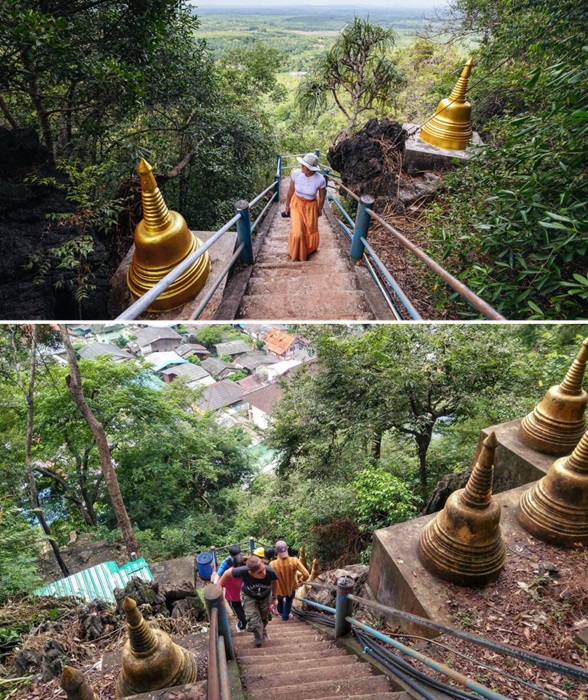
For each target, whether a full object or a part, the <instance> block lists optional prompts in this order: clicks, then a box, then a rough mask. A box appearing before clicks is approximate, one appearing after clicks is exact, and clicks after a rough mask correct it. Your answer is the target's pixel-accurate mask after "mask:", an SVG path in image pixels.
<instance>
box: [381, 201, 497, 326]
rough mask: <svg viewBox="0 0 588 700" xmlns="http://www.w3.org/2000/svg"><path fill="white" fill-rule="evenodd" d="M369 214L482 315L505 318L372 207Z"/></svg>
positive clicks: (494, 318)
mask: <svg viewBox="0 0 588 700" xmlns="http://www.w3.org/2000/svg"><path fill="white" fill-rule="evenodd" d="M369 215H370V216H371V217H372V219H375V220H376V221H379V222H380V224H382V226H383V227H384V228H385V229H386V230H387V231H390V233H392V234H393V235H394V236H396V238H397V239H398V240H399V241H400V242H401V243H402V245H403V246H404V247H405V248H408V250H410V251H411V252H412V253H414V255H416V257H417V258H419V260H422V261H423V262H424V263H425V265H426V266H427V267H428V268H430V269H431V270H433V272H435V273H436V274H437V275H439V277H441V279H443V280H445V282H447V284H448V285H449V286H450V287H451V288H452V289H454V290H455V291H456V292H457V293H458V294H459V295H460V296H461V297H463V298H464V299H465V300H466V301H467V302H468V303H469V304H471V305H472V306H473V307H474V309H476V311H479V312H480V313H481V314H482V315H483V316H485V317H486V318H489V319H492V320H494V321H505V320H506V319H505V318H504V316H502V315H501V314H499V313H498V311H496V309H493V308H492V307H491V306H490V304H487V303H486V302H485V301H484V300H483V299H480V297H479V296H478V295H477V294H475V293H474V292H472V290H471V289H470V288H469V287H468V286H467V285H465V284H464V283H463V282H460V281H459V280H458V279H457V278H456V277H454V276H453V275H452V274H451V273H449V272H447V270H445V269H444V268H442V267H441V265H439V263H437V262H435V261H434V260H433V258H430V257H429V256H428V255H427V254H426V253H425V251H424V250H422V248H419V247H418V245H415V244H414V243H412V241H409V240H408V238H406V236H403V235H402V234H401V233H400V231H398V230H397V229H395V228H394V226H391V225H390V224H389V223H388V222H387V221H386V220H385V219H382V217H381V216H378V214H376V213H375V212H374V211H373V210H372V209H370V210H369Z"/></svg>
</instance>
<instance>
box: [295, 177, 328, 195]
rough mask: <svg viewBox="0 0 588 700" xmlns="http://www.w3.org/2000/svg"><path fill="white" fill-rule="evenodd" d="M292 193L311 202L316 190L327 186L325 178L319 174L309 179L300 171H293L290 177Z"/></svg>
mask: <svg viewBox="0 0 588 700" xmlns="http://www.w3.org/2000/svg"><path fill="white" fill-rule="evenodd" d="M291 178H292V182H293V183H294V191H295V192H296V194H297V195H298V196H299V197H302V199H309V200H311V201H312V200H313V199H314V198H315V197H316V193H317V192H318V190H322V189H323V188H325V187H326V186H327V183H326V180H325V178H324V177H323V176H322V175H321V174H320V173H313V174H312V176H311V177H306V175H305V174H304V173H303V172H302V170H295V171H294V172H293V173H292V175H291Z"/></svg>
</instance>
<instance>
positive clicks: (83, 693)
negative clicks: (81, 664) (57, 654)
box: [59, 666, 98, 700]
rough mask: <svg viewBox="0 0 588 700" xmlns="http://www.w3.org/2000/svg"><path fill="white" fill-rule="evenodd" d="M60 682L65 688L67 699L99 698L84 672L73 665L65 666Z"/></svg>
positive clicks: (96, 699) (90, 699) (94, 699)
mask: <svg viewBox="0 0 588 700" xmlns="http://www.w3.org/2000/svg"><path fill="white" fill-rule="evenodd" d="M59 684H60V685H61V687H62V688H63V690H65V694H66V695H67V700H98V696H97V695H96V693H95V692H94V691H93V689H92V686H91V685H90V684H89V683H88V682H87V681H86V679H85V678H84V674H83V673H82V672H81V671H80V670H79V669H77V668H74V667H73V666H64V667H63V671H62V672H61V680H60V682H59Z"/></svg>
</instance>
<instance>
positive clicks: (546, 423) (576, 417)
mask: <svg viewBox="0 0 588 700" xmlns="http://www.w3.org/2000/svg"><path fill="white" fill-rule="evenodd" d="M587 362H588V338H585V339H584V341H583V343H582V347H581V348H580V350H579V352H578V354H577V356H576V358H575V360H574V361H573V362H572V365H571V367H570V368H569V370H568V371H567V373H566V376H565V378H564V380H563V382H562V383H561V384H558V385H556V386H552V387H551V388H550V389H548V391H547V392H546V394H545V396H544V397H543V399H542V401H540V402H539V403H538V404H537V405H536V406H535V408H534V409H533V410H532V411H531V413H529V414H528V415H527V416H525V417H524V418H523V420H522V421H521V427H520V430H519V437H520V439H521V442H524V443H525V445H528V446H529V447H532V448H533V449H534V450H537V451H538V452H544V453H546V454H551V455H567V454H570V452H572V450H573V449H574V447H575V446H576V445H577V444H578V443H579V442H580V440H581V438H582V435H583V434H584V431H585V430H586V406H587V405H588V393H587V392H585V391H584V389H583V388H582V384H583V382H584V375H585V372H586V363H587Z"/></svg>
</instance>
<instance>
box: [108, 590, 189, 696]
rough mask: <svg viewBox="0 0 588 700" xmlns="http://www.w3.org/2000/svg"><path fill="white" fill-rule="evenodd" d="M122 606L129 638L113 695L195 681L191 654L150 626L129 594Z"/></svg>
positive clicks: (148, 690) (124, 648)
mask: <svg viewBox="0 0 588 700" xmlns="http://www.w3.org/2000/svg"><path fill="white" fill-rule="evenodd" d="M122 609H123V611H124V614H125V617H126V620H127V626H128V630H129V639H128V641H127V642H126V644H125V645H124V647H123V650H122V656H121V661H122V664H121V666H122V667H121V671H120V674H119V677H118V680H117V682H116V697H117V698H124V697H127V696H129V695H138V694H139V693H147V692H150V691H153V690H160V689H161V688H171V687H173V686H176V685H187V684H188V683H194V681H196V679H197V669H196V658H195V657H194V656H193V654H191V653H190V652H189V651H187V650H186V649H184V648H183V647H180V646H178V645H177V644H175V643H174V642H173V641H172V639H171V637H170V636H169V635H168V634H166V633H165V632H163V631H162V630H160V629H152V628H151V627H149V625H148V624H147V623H146V622H145V620H144V618H143V615H142V614H141V611H140V610H139V608H138V607H137V603H136V602H135V601H134V600H133V599H132V598H128V597H127V598H124V600H123V602H122Z"/></svg>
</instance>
